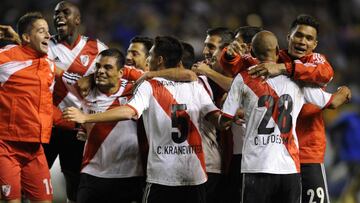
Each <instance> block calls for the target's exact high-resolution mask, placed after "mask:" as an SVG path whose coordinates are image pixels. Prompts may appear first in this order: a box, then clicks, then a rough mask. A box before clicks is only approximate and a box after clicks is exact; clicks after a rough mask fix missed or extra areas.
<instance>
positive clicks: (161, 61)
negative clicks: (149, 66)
mask: <svg viewBox="0 0 360 203" xmlns="http://www.w3.org/2000/svg"><path fill="white" fill-rule="evenodd" d="M164 63H165V60H164V57H162V56H159V57H158V58H157V65H158V66H160V65H164Z"/></svg>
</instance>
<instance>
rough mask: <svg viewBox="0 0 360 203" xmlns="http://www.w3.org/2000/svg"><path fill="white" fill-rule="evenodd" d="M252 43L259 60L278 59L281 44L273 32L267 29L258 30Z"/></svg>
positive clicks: (274, 60)
mask: <svg viewBox="0 0 360 203" xmlns="http://www.w3.org/2000/svg"><path fill="white" fill-rule="evenodd" d="M251 43H252V44H251V45H252V50H253V53H254V54H255V56H256V58H257V59H258V60H259V61H261V62H263V61H273V62H276V61H277V55H278V51H279V44H278V41H277V38H276V36H275V35H274V34H273V33H272V32H270V31H266V30H264V31H261V32H258V33H257V34H256V35H255V36H254V38H253V39H252V42H251Z"/></svg>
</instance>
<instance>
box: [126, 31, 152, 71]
mask: <svg viewBox="0 0 360 203" xmlns="http://www.w3.org/2000/svg"><path fill="white" fill-rule="evenodd" d="M152 45H153V40H152V39H151V38H149V37H141V36H135V37H133V38H132V39H131V40H130V45H129V48H128V50H127V54H126V65H128V66H134V67H135V68H137V69H140V70H143V71H149V67H148V66H147V65H146V58H147V57H148V56H149V51H150V49H151V47H152Z"/></svg>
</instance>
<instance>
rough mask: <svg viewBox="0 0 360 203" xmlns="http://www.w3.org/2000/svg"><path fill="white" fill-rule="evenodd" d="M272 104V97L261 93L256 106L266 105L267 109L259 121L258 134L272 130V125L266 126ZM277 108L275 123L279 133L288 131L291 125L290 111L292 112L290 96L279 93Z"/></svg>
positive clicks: (271, 110)
mask: <svg viewBox="0 0 360 203" xmlns="http://www.w3.org/2000/svg"><path fill="white" fill-rule="evenodd" d="M274 104H275V102H274V98H273V97H272V96H270V95H263V96H261V97H260V98H259V101H258V106H259V107H264V106H267V111H266V113H265V116H264V118H263V119H262V120H261V122H260V125H259V128H258V134H271V133H273V132H274V127H272V128H267V127H266V126H267V124H268V123H269V120H270V118H271V117H272V114H273V112H274ZM277 108H278V112H279V113H278V116H277V121H276V123H277V125H278V126H279V128H280V132H281V133H288V132H289V131H290V129H291V126H292V116H291V114H290V113H291V112H292V108H293V101H292V98H291V96H290V95H288V94H284V95H281V97H280V98H279V101H278V105H277Z"/></svg>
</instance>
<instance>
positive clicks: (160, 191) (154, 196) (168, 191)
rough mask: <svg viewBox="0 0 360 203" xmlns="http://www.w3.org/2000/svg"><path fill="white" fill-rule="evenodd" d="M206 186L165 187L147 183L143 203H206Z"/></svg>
mask: <svg viewBox="0 0 360 203" xmlns="http://www.w3.org/2000/svg"><path fill="white" fill-rule="evenodd" d="M205 199H206V193H205V186H204V184H201V185H192V186H165V185H159V184H154V183H147V184H146V187H145V192H144V196H143V200H142V203H169V202H171V203H185V202H186V203H205V202H206V200H205Z"/></svg>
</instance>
